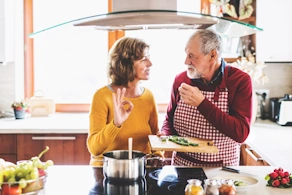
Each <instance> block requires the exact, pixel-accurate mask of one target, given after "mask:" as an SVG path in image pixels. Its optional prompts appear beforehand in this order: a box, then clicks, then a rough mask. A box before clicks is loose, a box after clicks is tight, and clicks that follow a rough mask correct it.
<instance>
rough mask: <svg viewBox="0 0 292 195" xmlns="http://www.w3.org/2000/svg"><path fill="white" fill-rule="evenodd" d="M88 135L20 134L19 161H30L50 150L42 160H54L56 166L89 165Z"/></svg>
mask: <svg viewBox="0 0 292 195" xmlns="http://www.w3.org/2000/svg"><path fill="white" fill-rule="evenodd" d="M86 139H87V134H18V135H17V160H25V159H30V158H31V157H33V156H38V154H39V153H40V152H41V151H43V150H44V149H45V148H46V146H49V148H50V150H49V151H48V152H46V153H45V154H44V155H43V156H42V158H41V160H42V161H46V160H49V159H50V160H53V161H54V164H56V165H88V164H89V161H90V153H89V152H88V150H87V147H86Z"/></svg>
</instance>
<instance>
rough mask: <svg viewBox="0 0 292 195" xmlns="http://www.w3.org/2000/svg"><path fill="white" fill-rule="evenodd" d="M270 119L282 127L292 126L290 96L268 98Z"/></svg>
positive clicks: (291, 101)
mask: <svg viewBox="0 0 292 195" xmlns="http://www.w3.org/2000/svg"><path fill="white" fill-rule="evenodd" d="M270 119H271V120H272V121H274V122H277V123H278V124H279V125H282V126H291V125H292V95H290V94H285V95H284V97H282V98H270Z"/></svg>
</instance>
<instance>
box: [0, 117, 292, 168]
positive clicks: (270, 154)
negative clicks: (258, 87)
mask: <svg viewBox="0 0 292 195" xmlns="http://www.w3.org/2000/svg"><path fill="white" fill-rule="evenodd" d="M163 119H164V114H160V115H159V124H160V126H161V125H162V122H163ZM88 127H89V116H88V113H66V114H64V113H55V114H53V115H51V116H49V117H29V116H27V117H26V118H25V119H18V120H16V119H14V118H3V119H0V134H16V133H17V134H22V133H33V134H38V133H42V134H44V133H60V134H66V133H68V134H69V133H71V134H72V133H74V134H79V133H80V134H84V133H88ZM291 138H292V127H291V126H290V127H286V126H280V125H278V124H276V123H274V122H272V121H270V120H257V121H256V122H255V123H254V124H253V125H252V126H251V132H250V135H249V137H248V138H247V140H246V141H245V143H247V144H248V145H249V146H250V147H251V148H253V149H254V150H255V151H256V152H257V153H258V154H259V155H260V156H261V157H262V158H264V160H266V161H267V162H268V163H269V164H270V165H272V166H281V167H282V168H284V169H287V170H290V171H291V172H292V163H291V162H292V156H291V155H290V154H291V149H292V141H291Z"/></svg>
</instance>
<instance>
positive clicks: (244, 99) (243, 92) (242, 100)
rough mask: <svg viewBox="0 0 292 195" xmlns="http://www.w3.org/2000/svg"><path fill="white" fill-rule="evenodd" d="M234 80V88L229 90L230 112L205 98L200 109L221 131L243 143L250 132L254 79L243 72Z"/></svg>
mask: <svg viewBox="0 0 292 195" xmlns="http://www.w3.org/2000/svg"><path fill="white" fill-rule="evenodd" d="M234 80H237V82H232V85H233V88H234V90H229V91H230V92H229V94H228V96H229V97H228V104H229V114H227V113H224V112H222V111H221V110H220V109H219V108H217V107H216V106H215V105H213V104H212V103H211V102H210V101H209V100H208V99H206V98H205V99H204V100H203V102H202V103H201V104H200V105H199V106H198V110H199V111H200V113H201V114H202V115H204V117H205V118H206V119H207V120H208V121H209V122H210V123H211V124H212V125H213V126H214V127H215V128H216V129H218V130H219V131H220V132H221V133H223V134H225V135H226V136H228V137H230V138H231V139H233V140H235V141H236V142H239V143H242V142H244V141H245V140H246V138H247V137H248V135H249V132H250V121H251V113H252V109H251V107H252V81H251V78H250V76H249V75H247V74H241V75H240V78H236V79H234ZM230 88H231V87H230Z"/></svg>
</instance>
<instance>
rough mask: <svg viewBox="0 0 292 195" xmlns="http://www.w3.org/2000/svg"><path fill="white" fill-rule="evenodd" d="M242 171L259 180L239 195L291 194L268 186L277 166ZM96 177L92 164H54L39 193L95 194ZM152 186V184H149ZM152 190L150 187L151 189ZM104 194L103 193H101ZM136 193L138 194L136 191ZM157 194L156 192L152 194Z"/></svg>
mask: <svg viewBox="0 0 292 195" xmlns="http://www.w3.org/2000/svg"><path fill="white" fill-rule="evenodd" d="M234 168H238V169H240V170H241V171H244V172H248V173H252V174H254V175H256V176H255V177H254V178H256V179H257V180H258V181H259V182H258V183H257V184H256V185H255V186H254V187H252V188H250V189H249V190H248V191H244V192H237V195H247V194H248V195H291V194H292V188H289V189H279V188H272V187H267V186H266V181H265V180H264V178H265V175H266V174H267V173H269V172H271V171H272V170H273V169H274V168H275V167H271V166H266V167H264V166H263V167H242V166H240V167H234ZM203 170H204V172H205V174H206V176H207V178H213V177H216V176H223V175H228V176H230V177H231V178H232V175H238V174H237V173H230V172H226V171H222V170H221V168H203ZM96 179H97V180H99V181H101V182H102V180H103V176H102V175H100V174H99V175H98V174H96V173H95V172H94V171H93V168H92V167H90V166H65V165H64V166H56V165H55V166H52V167H50V168H49V170H48V178H47V184H46V188H45V189H44V190H42V191H41V193H39V195H64V194H70V195H86V194H87V195H88V194H89V195H91V194H92V195H93V194H98V193H90V191H92V190H93V189H95V190H96V189H97V188H98V189H99V190H100V191H103V190H104V189H103V187H102V186H101V187H97V185H96V182H95V181H96ZM148 187H150V186H148ZM149 190H150V189H149ZM101 194H102V193H101ZM135 195H138V194H137V193H135ZM151 195H156V194H153V193H152V194H151Z"/></svg>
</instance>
